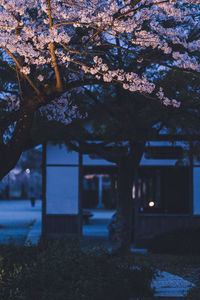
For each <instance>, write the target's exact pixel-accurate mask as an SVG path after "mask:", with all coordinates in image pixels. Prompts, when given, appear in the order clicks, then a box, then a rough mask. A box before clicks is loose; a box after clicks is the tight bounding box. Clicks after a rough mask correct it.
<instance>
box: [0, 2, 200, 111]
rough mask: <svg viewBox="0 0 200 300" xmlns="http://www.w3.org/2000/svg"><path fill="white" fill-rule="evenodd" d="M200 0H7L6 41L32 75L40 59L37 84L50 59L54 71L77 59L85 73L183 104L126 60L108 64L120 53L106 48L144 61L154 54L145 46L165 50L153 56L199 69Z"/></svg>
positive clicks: (1, 25)
mask: <svg viewBox="0 0 200 300" xmlns="http://www.w3.org/2000/svg"><path fill="white" fill-rule="evenodd" d="M199 4H200V1H199V0H182V1H174V0H168V1H166V0H163V1H162V0H140V1H136V4H133V2H132V1H131V0H126V1H122V3H121V4H119V2H118V1H117V0H108V1H105V0H87V1H86V0H74V1H72V0H66V1H63V0H9V1H7V0H0V11H1V14H0V47H1V48H2V49H3V50H4V51H5V52H7V54H8V55H10V57H11V58H12V59H13V60H14V62H15V63H16V65H17V68H19V69H20V72H21V74H24V76H31V70H32V66H34V69H36V72H37V74H36V76H34V78H33V79H31V80H33V81H34V84H35V85H36V86H37V87H40V85H41V83H42V82H43V81H44V79H45V76H46V75H45V72H44V69H45V67H46V66H48V67H49V68H51V69H52V70H53V71H55V70H57V69H56V67H57V66H61V67H66V68H67V69H69V68H71V66H72V65H75V66H76V68H78V70H79V72H80V74H81V72H85V73H86V76H88V75H89V76H93V77H94V78H96V79H99V80H102V81H105V82H114V83H120V84H121V85H122V86H123V88H124V89H128V90H130V91H132V92H135V91H137V92H141V93H143V94H145V93H147V94H152V93H154V96H156V97H157V98H158V99H159V100H161V101H162V102H163V104H165V105H173V106H174V107H178V106H179V105H180V103H179V102H177V101H176V100H175V99H172V100H170V99H168V98H167V97H166V96H165V95H164V92H163V90H162V89H161V90H159V91H158V89H159V88H157V87H156V86H155V83H154V82H151V81H150V80H149V79H147V76H146V75H145V74H142V75H138V74H137V73H136V71H135V72H131V71H130V70H127V69H126V67H127V65H126V62H124V66H122V67H121V68H118V67H117V68H115V67H114V65H113V64H109V63H108V58H109V55H110V56H111V54H112V59H113V56H115V59H116V60H117V59H118V56H117V55H118V52H117V51H116V52H114V51H112V53H111V51H110V50H107V52H106V55H107V60H105V51H106V50H104V51H103V53H102V52H101V47H103V46H104V44H105V43H106V44H107V46H109V47H110V48H108V49H111V48H112V49H114V48H116V49H123V51H124V52H126V51H127V55H128V53H129V52H131V53H132V55H133V61H134V62H135V63H137V64H138V65H139V64H140V63H143V62H145V60H146V59H147V58H146V56H145V55H143V53H144V50H145V49H148V52H149V53H154V51H158V52H159V53H160V54H161V55H162V60H159V59H157V60H156V62H155V58H154V60H152V63H154V64H155V63H157V64H158V65H162V62H165V63H163V66H165V67H167V68H174V67H175V68H178V69H183V70H186V71H192V72H197V73H198V72H199V71H200V62H199V50H200V40H199V38H193V39H191V38H190V35H191V32H192V31H193V30H194V28H195V30H196V31H199V29H200V22H199V21H200V20H199V16H200V14H199V12H200V7H199ZM79 28H81V29H82V31H83V32H84V35H83V36H82V37H81V38H77V32H78V29H79ZM77 39H78V42H77ZM52 45H53V47H52ZM98 49H99V50H98ZM98 51H99V53H102V54H103V55H102V56H101V54H97V53H98ZM149 61H150V62H151V57H148V62H149ZM55 73H56V72H55ZM56 76H58V72H57V73H56ZM60 76H61V77H62V74H60ZM80 76H82V75H80ZM156 91H158V92H156ZM64 92H65V91H63V93H64Z"/></svg>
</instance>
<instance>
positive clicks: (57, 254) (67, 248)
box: [0, 241, 153, 300]
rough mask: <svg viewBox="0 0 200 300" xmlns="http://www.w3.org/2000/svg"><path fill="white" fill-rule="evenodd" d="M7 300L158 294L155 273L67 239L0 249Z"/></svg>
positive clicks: (98, 299)
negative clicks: (154, 290) (155, 286)
mask: <svg viewBox="0 0 200 300" xmlns="http://www.w3.org/2000/svg"><path fill="white" fill-rule="evenodd" d="M0 255H1V259H0V265H1V266H0V267H1V271H0V299H1V300H23V299H24V300H27V299H29V300H47V299H50V300H94V299H95V300H102V299H104V300H114V299H115V300H122V299H123V300H126V299H127V300H129V299H130V298H131V297H135V296H141V295H142V296H150V295H152V294H153V292H152V290H151V287H150V284H151V280H152V277H153V271H152V270H151V269H147V268H144V267H143V268H133V267H132V265H133V263H132V260H133V259H132V258H131V257H128V256H127V257H125V258H117V257H112V256H110V255H109V254H108V253H107V251H105V249H102V248H95V249H89V248H88V249H86V250H84V251H83V250H82V249H81V248H80V247H79V246H78V245H77V244H71V243H70V244H69V243H67V242H66V241H57V242H51V243H50V242H47V243H40V244H39V245H38V246H37V247H36V246H30V247H25V246H24V247H16V246H1V247H0Z"/></svg>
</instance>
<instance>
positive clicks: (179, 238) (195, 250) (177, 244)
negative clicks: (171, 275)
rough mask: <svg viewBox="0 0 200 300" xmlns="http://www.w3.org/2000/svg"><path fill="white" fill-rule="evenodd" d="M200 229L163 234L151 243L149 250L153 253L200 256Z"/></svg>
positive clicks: (187, 229)
mask: <svg viewBox="0 0 200 300" xmlns="http://www.w3.org/2000/svg"><path fill="white" fill-rule="evenodd" d="M199 236H200V228H184V229H179V230H174V231H170V232H167V233H162V234H159V235H157V236H155V237H154V238H152V239H151V240H150V241H149V242H147V245H146V246H147V249H148V250H149V251H150V252H153V253H167V254H182V255H184V254H199V253H200V239H199Z"/></svg>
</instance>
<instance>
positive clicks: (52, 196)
mask: <svg viewBox="0 0 200 300" xmlns="http://www.w3.org/2000/svg"><path fill="white" fill-rule="evenodd" d="M78 178H79V170H78V167H54V166H48V167H47V168H46V214H73V215H77V214H78V212H79V208H78V182H79V181H78Z"/></svg>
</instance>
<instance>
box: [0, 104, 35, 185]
mask: <svg viewBox="0 0 200 300" xmlns="http://www.w3.org/2000/svg"><path fill="white" fill-rule="evenodd" d="M33 115H34V113H33V112H32V111H29V110H27V109H25V108H23V109H21V111H20V115H19V119H18V120H17V122H16V125H15V128H14V131H13V133H12V137H11V139H10V141H9V142H8V143H7V144H0V180H2V179H3V177H4V176H6V175H7V174H8V172H9V171H10V170H12V169H13V168H14V167H15V165H16V164H17V162H18V160H19V158H20V156H21V154H22V152H23V150H24V148H25V145H26V141H27V139H28V137H29V135H30V129H31V126H32V121H33Z"/></svg>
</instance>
